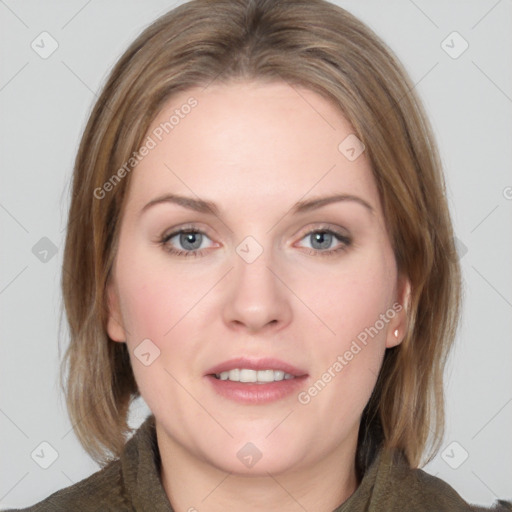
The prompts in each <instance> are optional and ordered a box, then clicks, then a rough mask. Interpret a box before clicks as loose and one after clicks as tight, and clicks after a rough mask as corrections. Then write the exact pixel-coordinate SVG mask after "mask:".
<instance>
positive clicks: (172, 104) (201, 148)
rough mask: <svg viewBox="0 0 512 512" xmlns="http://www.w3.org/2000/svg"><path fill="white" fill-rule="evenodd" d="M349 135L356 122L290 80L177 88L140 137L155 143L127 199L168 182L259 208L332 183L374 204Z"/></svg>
mask: <svg viewBox="0 0 512 512" xmlns="http://www.w3.org/2000/svg"><path fill="white" fill-rule="evenodd" d="M349 136H351V137H353V136H354V135H353V129H352V127H351V125H350V123H349V122H348V121H347V120H346V119H345V118H344V117H343V115H342V113H341V111H340V110H339V109H337V108H336V107H335V106H334V104H333V103H331V102H330V101H329V100H327V99H325V98H323V97H322V96H320V95H318V94H317V93H314V92H312V91H310V90H308V89H304V88H299V87H297V86H295V85H294V86H292V85H289V84H287V83H281V82H276V83H258V82H237V83H229V84H215V85H211V86H209V87H207V88H192V89H189V90H187V91H182V92H180V93H179V94H176V95H174V96H173V97H172V98H171V99H170V100H169V101H168V102H167V104H166V105H165V106H164V108H163V109H162V110H161V111H160V112H159V114H158V115H157V116H156V118H155V119H154V120H153V122H152V124H151V126H150V127H149V129H148V132H147V134H146V139H145V141H149V140H151V142H150V145H151V146H153V147H152V149H151V150H150V151H149V152H148V153H147V154H146V156H144V158H143V159H142V160H141V161H140V163H138V164H137V166H136V167H135V168H134V171H133V176H132V178H131V179H132V183H131V186H130V194H129V196H130V198H129V203H131V204H132V205H133V206H135V207H140V208H141V207H142V206H143V203H144V204H145V203H146V202H148V201H149V200H151V199H152V198H154V197H155V196H158V195H161V194H162V193H166V192H174V193H182V194H186V195H195V196H198V197H201V198H204V199H211V200H213V201H216V202H217V201H218V202H220V203H221V204H222V203H223V204H230V205H232V206H233V207H236V206H244V207H246V208H249V207H250V206H251V205H253V206H254V207H255V208H257V207H258V205H261V204H263V203H262V202H263V201H264V202H265V204H269V203H271V202H272V201H274V202H275V203H277V204H281V205H285V204H287V203H288V202H289V203H290V204H291V203H295V202H296V201H298V200H300V199H301V198H303V197H307V196H308V194H311V195H321V194H326V193H329V194H332V193H335V192H336V193H352V194H360V195H364V196H365V197H366V198H367V199H368V200H372V199H373V202H374V204H375V202H376V201H377V191H376V187H375V183H374V180H373V177H372V172H371V166H370V164H369V161H368V158H367V156H366V154H365V153H364V152H363V153H362V154H361V155H360V156H359V157H358V158H357V159H355V160H350V159H348V158H347V156H346V154H345V153H344V152H343V151H342V149H343V144H342V143H343V141H345V140H346V139H347V137H349ZM349 140H351V139H349ZM340 144H342V148H341V149H340ZM260 207H261V206H260Z"/></svg>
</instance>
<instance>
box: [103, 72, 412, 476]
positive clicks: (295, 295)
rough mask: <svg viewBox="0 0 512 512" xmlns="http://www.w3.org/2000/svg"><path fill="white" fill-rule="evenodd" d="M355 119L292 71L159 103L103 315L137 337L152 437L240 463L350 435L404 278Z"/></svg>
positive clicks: (321, 449) (227, 467)
mask: <svg viewBox="0 0 512 512" xmlns="http://www.w3.org/2000/svg"><path fill="white" fill-rule="evenodd" d="M191 98H194V99H193V100H191ZM186 104H189V105H194V106H193V107H191V108H182V107H183V105H186ZM176 109H178V111H179V113H180V114H179V115H178V116H176V115H175V119H174V120H173V121H172V122H173V125H172V129H170V128H169V124H167V125H165V123H166V122H167V123H169V119H170V118H171V116H172V115H173V114H176V112H175V111H176ZM176 119H179V120H178V121H177V122H176ZM162 126H164V127H166V128H167V130H165V129H163V128H162ZM166 131H167V132H168V133H166ZM351 133H353V129H352V128H351V126H350V124H349V123H348V122H347V121H346V120H345V119H344V117H343V116H342V114H341V113H340V112H339V111H338V110H337V109H336V108H335V106H334V105H332V104H331V103H330V102H328V101H327V100H326V99H324V98H322V97H321V96H319V95H317V94H316V93H314V92H311V91H309V90H306V89H301V88H298V87H293V88H292V87H291V86H289V85H287V84H282V83H272V84H269V83H266V84H263V83H248V82H238V83H230V84H222V85H211V86H210V87H208V88H206V89H204V90H203V89H199V88H198V89H191V90H188V91H186V92H182V93H180V94H179V95H176V96H174V97H173V98H172V99H171V100H170V101H169V103H168V104H167V106H166V107H165V108H164V109H163V110H162V111H161V112H160V114H159V115H158V116H157V118H156V119H155V120H154V122H153V124H152V126H151V127H150V129H149V131H148V134H147V135H148V136H149V137H151V139H152V141H153V142H154V143H155V144H153V143H151V142H149V144H147V145H148V147H149V146H154V147H152V148H151V149H150V150H149V151H148V152H147V154H146V156H144V157H143V159H142V160H141V161H140V163H138V165H137V166H136V167H135V168H134V169H133V171H131V172H132V173H133V174H132V176H131V180H132V181H131V183H130V190H129V194H128V197H127V199H126V201H127V202H126V209H125V211H124V214H123V218H122V220H121V227H120V230H121V231H120V239H119V246H118V252H117V254H116V259H115V264H114V268H113V272H112V276H111V277H112V279H111V281H110V283H109V288H108V290H109V310H110V319H109V322H108V333H109V336H110V337H111V338H112V340H114V341H118V342H125V343H127V344H128V348H129V352H130V358H131V364H132V367H133V371H134V374H135V378H136V381H137V383H138V386H139V389H140V392H141V394H142V396H143V398H144V400H145V401H146V403H147V404H148V406H149V408H150V409H151V411H152V412H153V413H154V415H155V417H156V421H157V433H158V439H159V444H162V445H163V444H165V445H166V446H167V447H168V448H169V449H173V450H174V452H175V453H181V454H186V455H187V456H189V457H194V458H195V459H197V460H199V461H201V463H206V464H209V465H211V466H215V467H216V468H219V469H222V470H223V471H226V472H235V473H240V474H245V473H247V474H249V473H250V474H262V475H266V472H267V471H268V472H271V473H273V474H278V473H281V472H286V471H290V470H292V469H293V470H298V469H301V468H306V467H312V466H314V465H315V464H319V463H320V461H329V460H333V461H335V460H337V461H339V457H340V456H341V455H342V454H345V455H346V454H350V453H352V454H353V453H354V450H355V444H356V441H357V432H358V428H359V423H360V417H361V413H362V411H363V409H364V407H365V405H366V403H367V401H368V399H369V397H370V395H371V392H372V390H373V388H374V386H375V382H376V379H377V375H378V372H379V369H380V366H381V362H382V359H383V355H384V352H385V349H386V347H391V346H393V345H395V344H397V343H399V342H400V340H401V338H402V336H403V326H404V321H405V318H404V316H405V309H403V308H402V307H401V306H400V304H403V301H404V298H405V294H406V293H407V291H408V286H409V284H408V282H407V280H406V279H402V278H401V277H400V276H399V275H398V272H397V268H396V261H395V258H394V254H393V251H392V248H391V243H390V240H389V236H388V234H387V232H386V228H385V223H384V217H383V213H382V210H381V205H380V202H379V196H378V191H377V188H376V185H375V182H374V179H373V176H372V171H371V166H370V163H369V160H368V157H367V155H366V153H365V152H364V151H363V153H362V154H361V155H360V156H359V157H357V158H355V159H354V156H357V153H356V151H357V150H358V149H359V148H358V147H357V146H355V145H354V141H353V139H348V141H346V142H345V143H343V144H341V146H340V143H342V141H344V140H345V139H346V137H347V136H349V135H350V134H351ZM146 141H149V139H146ZM347 145H348V147H347ZM350 147H354V148H355V151H351V150H350ZM141 153H142V152H141ZM348 157H350V158H348ZM166 195H167V196H168V198H167V200H162V201H159V202H158V201H157V202H153V204H149V203H150V202H152V201H154V200H155V199H161V198H162V196H166ZM334 196H337V200H325V201H324V200H323V199H324V198H333V197H334ZM397 329H398V336H396V335H395V330H397ZM237 369H239V370H243V371H239V372H237ZM268 370H271V371H268ZM284 373H287V374H289V375H286V376H285V377H286V378H284V379H283V374H284ZM291 376H293V378H291ZM218 377H220V378H218ZM237 379H240V380H242V382H237ZM254 379H257V382H250V381H252V380H254ZM279 379H283V380H279ZM267 380H275V381H274V382H266V383H265V382H263V381H267ZM245 381H249V382H245ZM257 459H259V460H257ZM254 461H256V462H254ZM333 463H334V462H333Z"/></svg>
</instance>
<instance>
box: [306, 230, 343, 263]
mask: <svg viewBox="0 0 512 512" xmlns="http://www.w3.org/2000/svg"><path fill="white" fill-rule="evenodd" d="M301 240H306V242H307V243H309V245H306V246H305V248H307V249H309V250H308V251H306V252H307V253H308V254H311V255H313V256H316V255H318V254H321V255H330V254H334V253H338V252H339V251H344V250H346V249H347V247H349V246H350V245H351V243H352V240H351V239H350V237H349V236H347V235H345V234H342V233H340V232H337V231H334V230H333V229H327V228H318V229H315V230H313V231H310V232H309V233H307V234H306V236H304V237H303V238H302V239H301ZM303 247H304V246H303Z"/></svg>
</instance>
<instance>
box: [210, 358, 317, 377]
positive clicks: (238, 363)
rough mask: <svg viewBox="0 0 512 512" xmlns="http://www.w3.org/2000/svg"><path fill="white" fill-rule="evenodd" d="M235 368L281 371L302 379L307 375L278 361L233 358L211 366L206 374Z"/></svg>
mask: <svg viewBox="0 0 512 512" xmlns="http://www.w3.org/2000/svg"><path fill="white" fill-rule="evenodd" d="M235 368H247V369H248V370H281V371H283V372H285V373H289V374H291V375H293V376H294V377H302V376H304V375H307V372H306V371H304V370H302V369H300V368H297V367H296V366H293V365H292V364H289V363H285V362H284V361H281V360H279V359H274V358H270V357H265V358H261V359H248V358H247V357H235V358H233V359H230V360H229V361H224V362H223V363H219V364H217V365H215V366H212V367H211V368H210V369H209V370H208V371H207V372H206V374H207V375H213V374H217V373H221V372H227V371H229V370H233V369H235Z"/></svg>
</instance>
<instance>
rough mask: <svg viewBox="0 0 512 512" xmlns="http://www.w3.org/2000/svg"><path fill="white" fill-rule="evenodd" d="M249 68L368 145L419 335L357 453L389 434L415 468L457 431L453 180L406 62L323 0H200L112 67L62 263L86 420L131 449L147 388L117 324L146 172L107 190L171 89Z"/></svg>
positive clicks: (70, 373)
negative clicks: (452, 411)
mask: <svg viewBox="0 0 512 512" xmlns="http://www.w3.org/2000/svg"><path fill="white" fill-rule="evenodd" d="M237 79H242V80H249V81H268V82H272V81H274V82H275V81H280V82H286V83H288V84H290V85H291V86H299V87H305V88H308V89H309V90H312V91H314V92H316V93H318V94H320V95H322V96H323V97H325V98H328V99H329V100H331V101H333V102H334V104H335V105H336V106H337V107H338V108H339V110H340V114H343V115H344V116H345V117H346V119H347V120H348V121H349V122H350V123H351V125H352V127H353V130H354V133H355V134H356V135H357V137H358V138H359V139H361V141H362V142H363V143H364V144H365V146H366V152H367V155H368V157H369V159H370V162H371V165H372V171H373V176H374V179H375V181H376V184H377V186H378V190H379V196H380V200H381V203H382V206H383V211H384V217H385V221H386V226H387V229H388V233H389V236H390V240H391V243H392V247H393V250H394V254H395V257H396V262H397V266H398V270H399V271H400V272H403V273H404V274H405V275H406V276H408V278H409V279H410V282H411V295H410V301H409V304H408V308H407V314H408V330H407V333H406V335H405V338H404V340H403V341H402V343H401V344H400V345H398V346H396V347H394V348H391V349H387V350H386V354H385V356H384V361H383V366H382V369H381V372H380V375H379V377H378V380H377V384H376V386H375V389H374V391H373V394H372V397H371V398H370V401H369V403H368V404H367V406H366V408H365V410H364V413H363V417H362V420H361V426H360V433H359V441H358V452H357V453H358V458H357V464H358V468H359V470H360V471H364V469H365V467H367V465H368V464H369V463H370V462H371V460H372V458H373V456H374V455H375V453H376V451H377V449H378V448H379V447H380V446H387V447H390V448H394V449H396V450H398V451H400V452H402V453H403V454H404V455H405V457H406V458H407V460H408V462H409V464H410V465H411V466H414V467H415V466H417V465H419V463H420V460H421V458H422V457H423V455H424V454H425V452H426V451H427V449H430V452H429V454H430V457H433V455H434V454H435V453H436V451H437V450H438V449H439V443H440V442H441V440H442V433H443V428H444V406H443V402H444V400H443V369H444V363H445V360H446V356H447V353H448V351H449V348H450V347H451V344H452V342H453V339H454V336H455V331H456V326H457V323H458V318H459V308H460V269H459V263H458V258H457V254H456V251H455V247H454V240H453V231H452V225H451V221H450V216H449V211H448V207H447V201H446V197H445V184H444V179H443V175H442V170H441V164H440V161H439V157H438V152H437V149H436V145H435V142H434V139H433V136H432V133H431V128H430V127H429V123H428V120H427V118H426V116H425V113H424V111H423V108H422V106H421V103H420V101H419V99H418V97H417V95H416V93H415V91H414V85H413V84H412V83H411V81H410V79H409V78H408V76H407V73H406V72H405V70H404V69H403V67H402V66H401V64H400V63H399V62H398V61H397V59H396V57H394V55H393V53H392V52H391V51H390V50H389V49H388V48H387V46H386V45H385V44H384V43H383V42H382V41H381V40H380V39H379V38H378V37H377V36H376V35H375V34H374V33H373V32H372V31H371V30H370V29H369V28H368V27H367V26H365V25H364V24H363V23H362V22H360V21H358V20H357V19H356V18H355V17H354V16H352V15H351V14H349V13H348V12H346V11H345V10H343V9H342V8H340V7H337V6H335V5H333V4H331V3H328V2H326V1H324V0H192V1H190V2H188V3H185V4H183V5H180V6H179V7H177V8H175V9H173V10H172V11H170V12H169V13H167V14H165V15H164V16H162V17H161V18H159V19H158V20H156V21H155V22H154V23H153V24H152V25H150V26H149V27H148V28H147V29H146V30H144V31H143V32H142V34H141V35H140V36H139V37H138V38H137V39H136V40H135V41H134V42H133V44H131V46H130V47H129V48H128V49H127V50H126V52H125V53H124V54H123V56H122V57H121V58H120V60H119V61H118V62H117V64H116V65H115V67H114V68H113V70H112V72H111V74H110V76H109V78H108V80H107V81H106V84H105V86H104V88H103V91H102V93H101V96H100V97H99V99H98V100H97V102H96V104H95V106H94V108H93V110H92V113H91V115H90V118H89V121H88V123H87V126H86V128H85V131H84V134H83V137H82V140H81V144H80V147H79V151H78V155H77V158H76V163H75V167H74V175H73V182H72V194H71V204H70V208H69V217H68V227H67V236H66V242H65V251H64V261H63V269H62V292H63V300H64V306H65V311H66V315H67V320H68V323H69V334H70V343H69V346H68V348H67V351H66V353H65V356H64V358H63V362H62V367H61V385H62V387H63V389H64V390H65V394H66V401H67V406H68V409H69V414H70V417H71V420H72V423H73V427H74V430H75V433H76V434H77V436H78V439H79V440H80V442H81V443H82V445H83V446H84V448H85V450H86V451H87V452H88V453H89V454H90V455H91V456H92V457H93V458H94V459H95V460H96V461H97V462H98V463H100V464H102V465H103V464H105V463H106V462H108V461H109V460H112V458H115V457H118V456H119V455H120V453H121V451H122V449H123V446H124V444H125V442H126V439H127V437H128V434H129V433H130V432H131V431H130V429H129V426H128V423H127V416H128V413H129V407H130V404H131V402H132V400H133V399H134V398H136V397H138V396H139V391H138V388H137V384H136V382H135V379H134V376H133V373H132V369H131V366H130V360H129V356H128V352H127V347H126V343H117V342H114V341H112V340H111V339H110V338H109V337H108V334H107V330H106V325H107V318H108V309H107V296H106V288H107V283H108V282H109V279H110V277H111V269H112V264H113V261H114V258H115V255H116V251H117V244H118V235H119V226H120V219H121V218H122V215H123V209H124V205H125V199H126V197H127V191H128V187H129V183H130V177H131V173H128V174H127V175H126V177H124V178H123V179H122V180H120V181H119V183H117V184H116V186H115V187H114V188H113V190H111V191H109V192H108V193H107V194H105V197H103V198H102V199H98V198H97V197H95V194H94V191H95V190H97V189H98V188H100V187H102V186H103V184H104V183H106V182H107V181H108V180H109V179H110V178H111V177H112V175H113V174H114V173H115V171H116V170H117V169H119V168H121V167H122V166H123V165H124V164H125V162H126V161H127V160H128V159H129V158H130V155H132V154H133V152H134V151H136V150H137V149H138V148H139V147H140V145H141V144H142V142H143V140H144V137H145V136H146V133H147V130H148V128H149V126H150V124H151V122H152V120H153V119H154V118H155V116H156V115H157V114H158V113H159V111H160V110H161V109H162V107H163V106H164V104H165V103H166V102H167V101H168V100H169V99H170V97H171V95H173V94H175V93H177V92H180V91H183V90H187V89H189V88H191V87H195V86H207V85H208V84H210V83H212V82H213V81H218V82H220V83H229V81H231V80H237ZM199 108H200V107H199ZM340 142H341V141H340ZM66 370H67V376H65V373H66ZM429 434H431V435H429Z"/></svg>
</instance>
